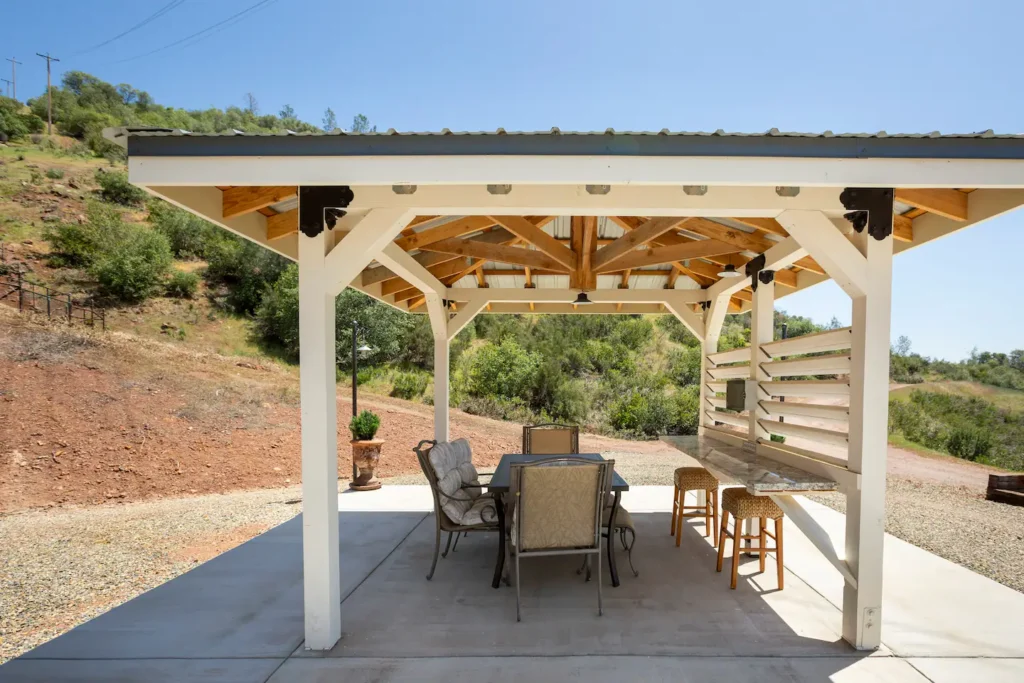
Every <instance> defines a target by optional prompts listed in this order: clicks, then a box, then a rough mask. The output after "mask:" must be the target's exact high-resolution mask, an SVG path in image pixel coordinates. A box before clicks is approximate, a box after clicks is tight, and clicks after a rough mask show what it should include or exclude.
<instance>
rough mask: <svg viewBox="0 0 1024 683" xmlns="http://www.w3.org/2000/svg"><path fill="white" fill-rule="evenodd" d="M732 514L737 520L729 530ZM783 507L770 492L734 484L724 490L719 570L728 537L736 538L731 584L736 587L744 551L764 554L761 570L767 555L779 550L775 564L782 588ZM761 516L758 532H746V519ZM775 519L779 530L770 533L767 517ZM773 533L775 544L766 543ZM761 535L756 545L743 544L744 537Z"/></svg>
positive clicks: (749, 537) (762, 555)
mask: <svg viewBox="0 0 1024 683" xmlns="http://www.w3.org/2000/svg"><path fill="white" fill-rule="evenodd" d="M730 514H732V516H733V518H734V519H735V520H736V522H735V524H734V526H733V532H732V533H729V523H728V520H729V515H730ZM782 517H783V514H782V509H781V508H780V507H779V506H778V505H776V503H775V501H774V500H772V499H771V498H769V497H768V496H755V495H753V494H752V493H749V492H748V491H747V490H746V489H744V488H731V489H725V490H724V491H722V529H721V531H720V532H719V536H718V540H719V541H720V545H719V546H718V567H717V570H716V571H722V560H723V559H724V558H725V539H726V538H731V539H732V580H731V581H730V582H729V587H730V588H733V589H735V588H736V578H737V575H738V574H739V568H740V552H744V553H757V554H758V555H760V557H761V572H762V573H763V572H764V558H765V555H766V554H767V553H775V564H776V566H777V567H778V571H779V590H782ZM753 518H757V519H759V520H760V525H759V532H760V533H758V534H751V535H749V536H744V535H743V532H742V529H743V522H744V521H745V520H747V519H753ZM769 519H771V520H773V521H774V522H775V533H774V534H770V533H768V530H767V520H769ZM766 537H769V538H771V539H773V540H774V541H775V547H774V548H768V547H766V545H767V541H765V538H766ZM755 539H757V542H758V546H757V547H756V548H754V547H751V548H740V546H741V545H743V541H752V540H755Z"/></svg>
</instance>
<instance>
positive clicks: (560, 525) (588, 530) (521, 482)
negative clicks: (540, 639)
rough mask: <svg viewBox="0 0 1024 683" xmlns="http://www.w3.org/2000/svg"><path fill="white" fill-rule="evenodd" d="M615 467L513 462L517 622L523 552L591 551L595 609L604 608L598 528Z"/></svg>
mask: <svg viewBox="0 0 1024 683" xmlns="http://www.w3.org/2000/svg"><path fill="white" fill-rule="evenodd" d="M614 468H615V462H614V461H612V460H607V461H603V462H595V461H593V460H584V459H583V458H572V457H568V458H550V459H547V460H538V461H536V462H530V463H516V464H513V465H512V467H511V472H510V473H511V479H512V481H511V487H510V493H511V495H512V498H513V500H515V501H516V506H515V511H514V512H513V515H512V529H511V534H510V536H511V539H510V544H509V546H510V550H511V553H512V557H513V559H514V564H515V574H516V621H520V620H521V609H520V602H521V600H520V572H519V561H520V559H521V558H524V557H539V556H547V555H586V556H587V557H588V558H589V557H590V556H593V557H594V558H595V559H596V561H597V613H598V614H602V613H603V606H602V593H601V527H602V517H603V513H604V503H605V499H606V498H607V496H608V492H609V490H610V489H611V481H612V471H613V470H614ZM609 542H610V539H609Z"/></svg>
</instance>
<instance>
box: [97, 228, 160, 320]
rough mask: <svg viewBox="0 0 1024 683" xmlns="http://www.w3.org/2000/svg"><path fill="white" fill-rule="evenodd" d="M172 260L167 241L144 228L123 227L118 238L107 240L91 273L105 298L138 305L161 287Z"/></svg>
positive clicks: (112, 237)
mask: <svg viewBox="0 0 1024 683" xmlns="http://www.w3.org/2000/svg"><path fill="white" fill-rule="evenodd" d="M172 260H173V259H172V256H171V247H170V245H169V244H168V243H167V238H166V237H164V236H163V235H161V234H160V233H158V232H156V231H155V230H151V229H149V228H148V227H145V226H142V225H137V224H132V223H122V224H121V226H120V229H119V230H118V231H117V233H116V234H113V235H110V236H109V237H105V238H104V243H103V248H102V249H101V251H100V252H99V253H98V254H97V255H96V258H95V259H94V261H93V262H92V264H91V266H90V268H89V272H90V273H91V274H92V275H93V277H95V278H96V280H97V281H98V282H99V285H100V292H101V293H102V294H104V295H105V296H109V297H113V298H114V299H117V300H119V301H123V302H126V303H134V302H138V301H142V300H143V299H145V298H147V297H148V296H150V295H152V294H153V293H154V292H155V291H156V290H157V289H158V288H159V287H160V283H161V281H162V280H163V278H164V276H165V275H166V274H167V271H168V270H170V267H171V262H172Z"/></svg>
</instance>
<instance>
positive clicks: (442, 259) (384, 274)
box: [362, 251, 459, 287]
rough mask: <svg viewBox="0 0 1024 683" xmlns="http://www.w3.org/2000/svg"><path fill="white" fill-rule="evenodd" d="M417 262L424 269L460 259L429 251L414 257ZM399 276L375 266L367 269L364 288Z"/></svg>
mask: <svg viewBox="0 0 1024 683" xmlns="http://www.w3.org/2000/svg"><path fill="white" fill-rule="evenodd" d="M413 258H414V259H416V261H417V262H418V263H419V264H420V265H421V266H423V267H424V268H431V267H433V266H437V265H440V264H442V263H446V262H448V261H451V260H452V259H457V258H459V257H458V256H455V255H454V254H441V253H434V252H429V251H424V252H420V253H419V254H415V255H414V256H413ZM397 277H398V275H396V274H395V273H392V272H391V270H390V269H388V268H386V267H384V266H375V267H373V268H367V269H366V270H364V271H363V274H362V285H363V287H369V286H370V285H375V284H377V283H378V282H387V281H388V280H394V279H395V278H397Z"/></svg>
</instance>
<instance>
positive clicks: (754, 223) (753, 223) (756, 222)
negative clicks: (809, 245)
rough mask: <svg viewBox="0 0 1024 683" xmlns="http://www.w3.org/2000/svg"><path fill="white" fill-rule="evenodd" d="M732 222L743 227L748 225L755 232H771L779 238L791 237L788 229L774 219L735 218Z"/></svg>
mask: <svg viewBox="0 0 1024 683" xmlns="http://www.w3.org/2000/svg"><path fill="white" fill-rule="evenodd" d="M732 220H734V221H736V222H737V223H740V224H742V225H748V226H750V227H751V228H754V229H755V230H760V231H761V232H770V233H771V234H773V235H778V236H779V237H789V233H788V232H786V229H785V228H784V227H782V224H781V223H779V222H778V221H777V220H775V219H774V218H733V219H732Z"/></svg>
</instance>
